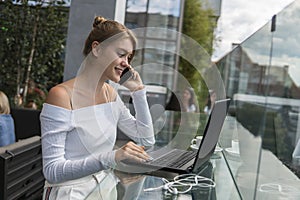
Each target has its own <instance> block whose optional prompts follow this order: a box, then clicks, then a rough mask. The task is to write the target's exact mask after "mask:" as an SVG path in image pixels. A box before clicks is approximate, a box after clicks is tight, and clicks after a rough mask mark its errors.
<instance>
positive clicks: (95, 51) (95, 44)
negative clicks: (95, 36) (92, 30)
mask: <svg viewBox="0 0 300 200" xmlns="http://www.w3.org/2000/svg"><path fill="white" fill-rule="evenodd" d="M99 44H100V43H99V42H97V41H94V42H93V43H92V53H93V55H94V56H96V57H98V56H99V51H100V48H99Z"/></svg>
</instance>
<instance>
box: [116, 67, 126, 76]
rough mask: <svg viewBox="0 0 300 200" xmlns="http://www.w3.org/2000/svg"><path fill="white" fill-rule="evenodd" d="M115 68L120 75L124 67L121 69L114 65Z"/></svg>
mask: <svg viewBox="0 0 300 200" xmlns="http://www.w3.org/2000/svg"><path fill="white" fill-rule="evenodd" d="M115 70H116V71H117V72H118V74H119V75H121V74H122V72H123V71H124V69H122V68H120V67H115Z"/></svg>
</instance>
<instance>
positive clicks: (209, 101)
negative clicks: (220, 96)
mask: <svg viewBox="0 0 300 200" xmlns="http://www.w3.org/2000/svg"><path fill="white" fill-rule="evenodd" d="M216 99H217V94H216V92H215V91H214V90H209V95H208V97H207V103H206V106H205V107H204V113H205V114H207V115H209V114H210V113H211V111H212V109H213V107H214V104H215V102H216Z"/></svg>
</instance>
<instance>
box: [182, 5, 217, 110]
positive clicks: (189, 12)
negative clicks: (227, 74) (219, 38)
mask: <svg viewBox="0 0 300 200" xmlns="http://www.w3.org/2000/svg"><path fill="white" fill-rule="evenodd" d="M212 16H213V11H212V10H210V9H203V8H202V7H201V2H200V0H185V5H184V16H183V27H182V33H183V34H185V35H187V36H189V37H190V38H192V39H193V40H195V41H196V42H197V43H199V44H200V45H201V46H202V47H203V48H204V49H205V50H206V52H207V55H211V54H212V51H213V45H212V43H213V40H214V34H213V32H214V29H215V27H216V21H215V18H213V17H212ZM182 42H183V43H184V41H182ZM181 46H182V47H183V48H188V47H186V46H185V45H184V44H182V45H181ZM183 51H185V49H183ZM187 51H188V49H187ZM188 52H189V53H195V54H197V52H191V51H188ZM196 56H197V55H195V57H196ZM197 62H201V60H199V61H197ZM204 64H207V63H204ZM199 66H201V63H199ZM205 67H207V66H203V68H205ZM179 72H180V73H181V74H182V75H183V76H184V77H185V78H186V79H187V80H189V82H190V84H191V86H192V87H193V88H194V90H195V93H196V96H197V98H198V102H204V101H203V98H206V97H207V86H206V85H205V82H204V80H203V78H202V77H201V75H200V74H199V73H197V72H196V69H195V67H194V66H192V65H191V63H189V62H187V61H186V60H184V59H183V58H181V59H180V63H179ZM201 100H202V101H201ZM202 104H204V103H202ZM200 106H201V107H202V106H204V105H200Z"/></svg>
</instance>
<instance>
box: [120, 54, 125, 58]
mask: <svg viewBox="0 0 300 200" xmlns="http://www.w3.org/2000/svg"><path fill="white" fill-rule="evenodd" d="M118 56H119V57H120V58H121V57H124V56H126V54H125V53H118Z"/></svg>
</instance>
